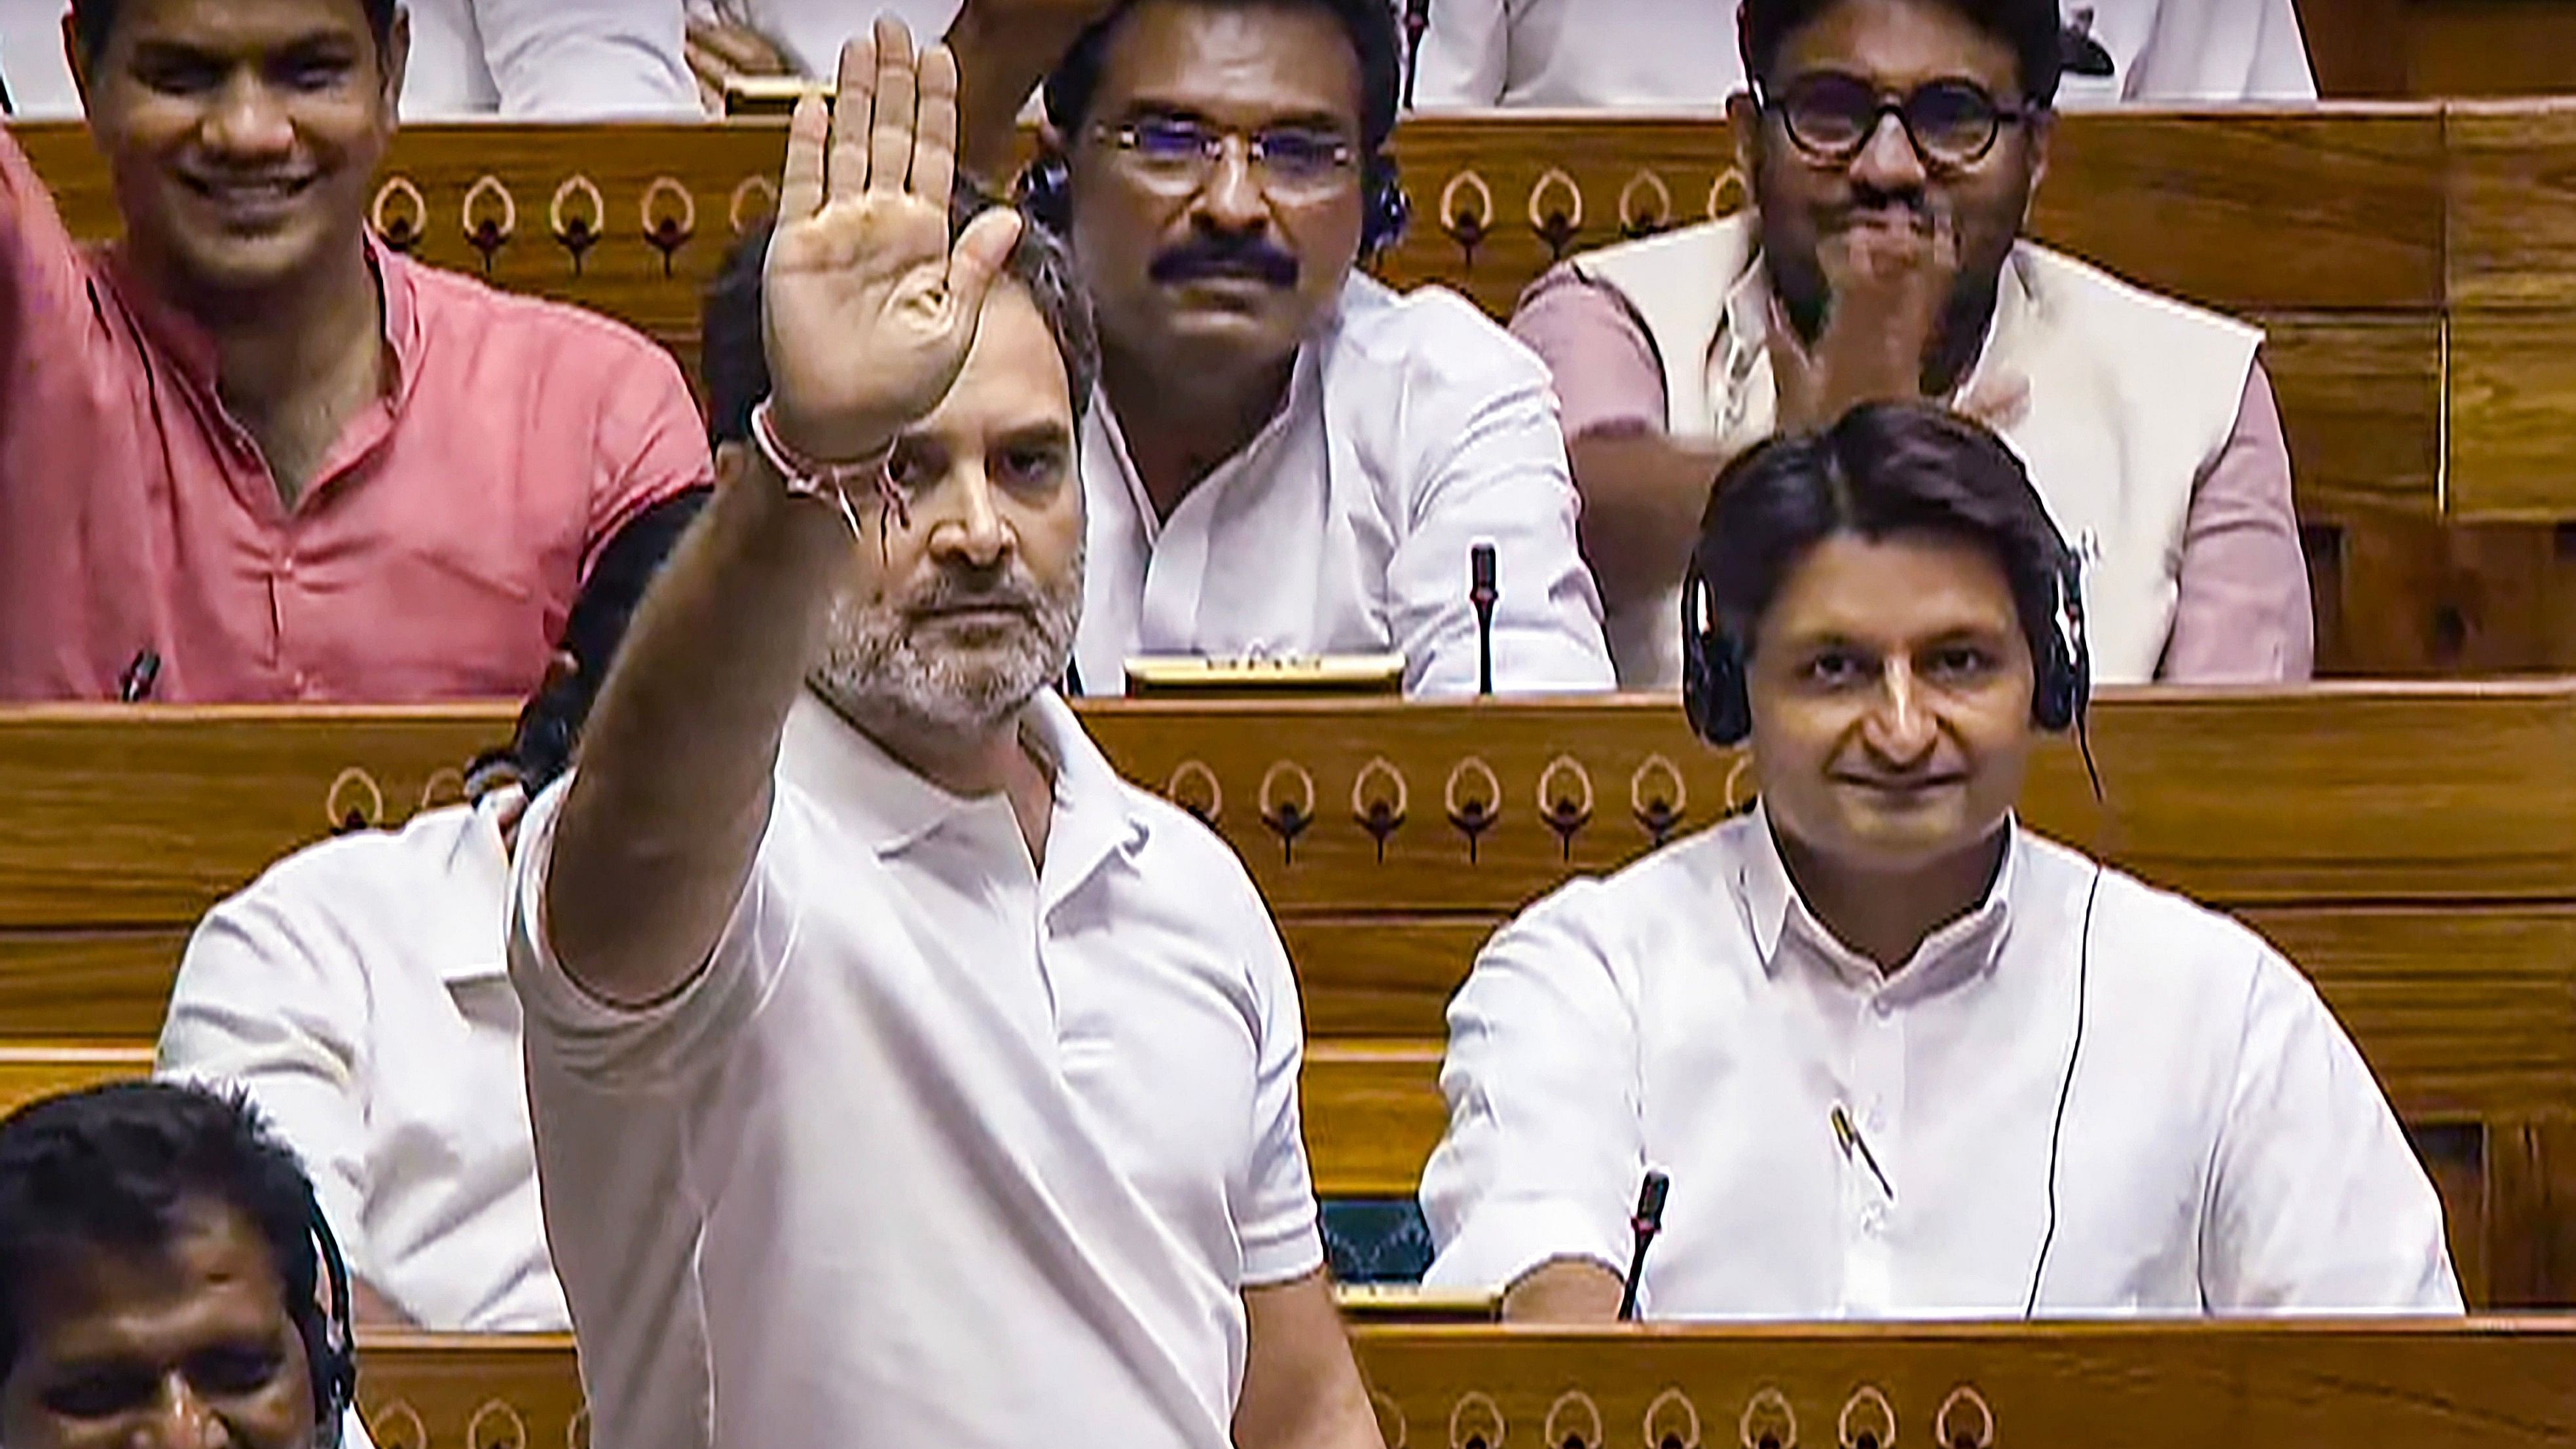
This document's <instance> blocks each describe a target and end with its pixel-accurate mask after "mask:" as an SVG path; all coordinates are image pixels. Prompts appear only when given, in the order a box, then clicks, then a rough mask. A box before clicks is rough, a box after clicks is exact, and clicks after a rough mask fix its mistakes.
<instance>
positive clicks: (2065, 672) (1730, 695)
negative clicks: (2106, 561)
mask: <svg viewBox="0 0 2576 1449" xmlns="http://www.w3.org/2000/svg"><path fill="white" fill-rule="evenodd" d="M2056 545H2057V546H2056V547H2055V549H2053V550H2052V554H2053V557H2051V558H2050V560H2049V575H2050V577H2051V578H2052V579H2053V580H2054V581H2055V583H2056V588H2055V590H2054V592H2055V594H2056V596H2057V597H2056V599H2055V600H2054V602H2053V605H2052V607H2051V608H2050V610H2049V626H2048V627H2047V628H2046V629H2044V630H2042V631H2041V635H2040V638H2039V639H2038V640H2037V641H2036V643H2037V646H2038V647H2037V650H2036V653H2035V655H2034V657H2033V658H2032V660H2031V676H2032V677H2031V692H2030V718H2031V723H2033V724H2035V725H2037V726H2039V727H2040V728H2041V729H2043V730H2047V731H2049V732H2051V733H2056V732H2058V731H2062V730H2069V729H2072V730H2074V731H2076V732H2077V733H2078V734H2081V733H2082V732H2083V727H2084V710H2085V706H2086V704H2087V702H2088V701H2090V699H2091V698H2092V694H2093V656H2092V651H2091V650H2090V649H2089V648H2087V647H2086V645H2085V642H2084V587H2083V585H2084V580H2083V568H2082V565H2081V564H2080V563H2079V562H2078V561H2077V559H2076V557H2075V553H2074V551H2073V550H2071V549H2069V548H2067V547H2066V545H2065V543H2064V541H2062V540H2057V541H2056ZM1714 592H1715V591H1714V590H1713V589H1712V588H1711V587H1710V585H1709V582H1708V574H1707V572H1706V571H1705V570H1704V569H1703V568H1702V567H1701V565H1700V558H1699V551H1698V550H1697V549H1694V550H1692V552H1691V561H1690V570H1689V572H1688V573H1686V574H1685V575H1684V576H1683V578H1682V713H1683V714H1684V715H1686V716H1688V717H1689V719H1690V723H1691V728H1692V729H1693V730H1695V731H1697V732H1698V734H1699V737H1700V738H1701V739H1704V740H1706V741H1708V742H1709V743H1710V744H1713V745H1740V744H1742V743H1744V741H1745V738H1746V737H1747V736H1749V735H1751V734H1752V733H1753V698H1752V695H1751V693H1750V692H1749V691H1748V690H1747V689H1746V687H1745V682H1744V669H1745V657H1746V655H1747V654H1748V653H1749V651H1748V649H1747V648H1746V646H1745V641H1744V640H1742V639H1740V638H1738V637H1737V636H1736V634H1735V632H1734V631H1733V630H1731V629H1729V628H1727V627H1726V626H1725V624H1723V623H1722V622H1720V621H1719V619H1718V618H1717V610H1716V605H1715V601H1714V598H1713V595H1714ZM2086 766H2087V768H2088V769H2089V768H2090V767H2091V758H2090V753H2089V752H2088V753H2087V758H2086Z"/></svg>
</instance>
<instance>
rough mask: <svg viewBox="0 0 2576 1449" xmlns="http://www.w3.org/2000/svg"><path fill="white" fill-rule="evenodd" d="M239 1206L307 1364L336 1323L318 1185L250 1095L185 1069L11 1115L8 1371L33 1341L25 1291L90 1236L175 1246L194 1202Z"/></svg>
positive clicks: (88, 1244) (92, 1240)
mask: <svg viewBox="0 0 2576 1449" xmlns="http://www.w3.org/2000/svg"><path fill="white" fill-rule="evenodd" d="M208 1205H211V1206H214V1207H219V1208H223V1209H226V1210H229V1211H231V1212H234V1213H238V1214H240V1216H241V1217H242V1219H243V1221H245V1222H247V1223H249V1224H250V1226H251V1228H252V1229H253V1230H254V1231H255V1232H257V1233H258V1234H259V1236H260V1238H261V1240H262V1241H264V1242H266V1243H267V1244H268V1252H269V1257H270V1259H271V1260H272V1261H273V1262H274V1263H275V1264H276V1267H277V1276H278V1277H279V1279H281V1280H282V1281H283V1282H284V1284H285V1287H286V1305H285V1306H286V1313H287V1316H288V1317H289V1318H290V1319H292V1320H293V1321H294V1323H295V1331H296V1332H297V1333H298V1334H299V1335H301V1336H302V1338H303V1340H304V1357H305V1362H306V1364H307V1366H308V1368H309V1367H310V1366H312V1365H317V1364H320V1363H322V1362H323V1360H324V1353H325V1344H326V1341H327V1340H326V1337H325V1333H326V1329H325V1323H324V1315H323V1311H322V1307H321V1303H320V1299H319V1298H318V1297H317V1294H316V1279H317V1278H318V1276H319V1274H320V1272H321V1263H320V1258H319V1251H318V1248H317V1246H316V1244H315V1242H314V1238H313V1218H314V1204H313V1185H312V1183H311V1182H310V1181H308V1180H307V1179H306V1177H305V1176H304V1169H303V1167H302V1166H301V1165H299V1164H298V1163H297V1162H296V1160H295V1154H294V1153H293V1152H291V1151H289V1150H287V1148H286V1147H285V1145H284V1144H282V1143H281V1142H279V1141H278V1140H277V1138H276V1137H275V1136H274V1135H272V1134H271V1133H270V1132H269V1130H268V1128H267V1126H266V1125H265V1124H264V1123H263V1122H262V1121H261V1120H260V1116H259V1113H258V1112H257V1111H256V1110H255V1109H254V1108H252V1106H251V1105H250V1102H249V1100H248V1099H247V1098H246V1097H244V1096H242V1095H241V1094H240V1093H238V1092H234V1093H228V1094H219V1093H216V1092H212V1091H208V1090H207V1089H205V1088H202V1087H194V1086H186V1085H182V1084H179V1083H174V1082H118V1083H114V1084H112V1085H109V1086H104V1087H93V1088H91V1089H89V1090H87V1091H82V1092H71V1093H67V1094H65V1095H63V1096H59V1097H48V1098H46V1099H44V1100H42V1101H39V1102H33V1103H30V1104H28V1105H27V1106H24V1107H21V1108H19V1109H18V1110H17V1111H15V1112H13V1113H11V1114H10V1115H9V1116H8V1117H7V1118H6V1119H5V1120H0V1382H5V1381H6V1380H7V1379H8V1376H9V1375H10V1374H12V1373H14V1372H16V1370H17V1366H18V1356H19V1354H20V1353H21V1352H23V1351H24V1349H25V1348H26V1343H27V1331H28V1325H27V1322H26V1313H27V1307H26V1302H25V1299H26V1295H27V1294H28V1292H29V1291H30V1290H31V1289H32V1287H33V1285H35V1284H36V1283H38V1282H41V1281H43V1279H44V1276H45V1273H46V1272H47V1270H48V1269H49V1268H52V1267H54V1266H57V1265H59V1264H60V1263H61V1262H62V1261H63V1260H64V1259H65V1258H66V1257H68V1256H70V1255H71V1254H73V1253H75V1252H77V1251H80V1250H84V1249H88V1250H96V1249H110V1250H124V1251H132V1252H140V1253H159V1252H163V1251H166V1250H167V1249H168V1248H169V1247H170V1245H171V1241H172V1240H173V1239H174V1238H176V1237H177V1236H178V1235H179V1233H180V1232H181V1231H182V1229H183V1228H184V1227H185V1226H186V1224H185V1222H184V1220H183V1215H184V1214H185V1213H186V1212H188V1211H189V1210H190V1209H192V1208H200V1207H204V1206H208Z"/></svg>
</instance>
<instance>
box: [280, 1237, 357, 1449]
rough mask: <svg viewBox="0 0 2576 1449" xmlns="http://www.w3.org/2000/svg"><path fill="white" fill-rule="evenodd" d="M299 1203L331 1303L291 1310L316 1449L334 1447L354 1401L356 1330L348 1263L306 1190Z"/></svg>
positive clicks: (336, 1448)
mask: <svg viewBox="0 0 2576 1449" xmlns="http://www.w3.org/2000/svg"><path fill="white" fill-rule="evenodd" d="M305 1203H306V1211H307V1216H308V1219H309V1221H310V1223H311V1226H312V1232H313V1258H314V1263H315V1266H316V1267H317V1269H318V1270H319V1271H318V1273H317V1274H316V1276H317V1277H318V1278H320V1279H321V1280H322V1281H323V1282H324V1283H326V1284H327V1285H329V1287H330V1290H331V1301H330V1303H329V1304H328V1305H316V1307H317V1308H318V1309H319V1310H320V1311H319V1312H317V1313H299V1314H296V1315H295V1331H296V1332H297V1333H298V1334H299V1335H300V1336H302V1338H303V1339H304V1363H305V1367H306V1368H308V1369H309V1370H311V1371H312V1375H313V1442H314V1444H315V1446H316V1449H340V1439H341V1430H342V1428H343V1427H344V1426H345V1425H346V1423H347V1422H348V1416H349V1408H350V1406H351V1405H353V1404H355V1403H356V1402H357V1401H358V1347H357V1343H358V1332H357V1327H356V1324H355V1323H354V1322H353V1321H352V1318H351V1313H352V1309H351V1307H350V1303H349V1264H348V1261H347V1260H346V1259H344V1258H343V1257H341V1256H340V1240H339V1239H337V1238H335V1237H333V1236H331V1224H330V1222H329V1221H328V1220H326V1219H325V1218H324V1217H323V1216H322V1203H321V1200H320V1199H318V1198H315V1197H312V1196H311V1195H310V1193H309V1190H308V1194H307V1197H306V1199H305Z"/></svg>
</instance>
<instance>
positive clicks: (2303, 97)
mask: <svg viewBox="0 0 2576 1449" xmlns="http://www.w3.org/2000/svg"><path fill="white" fill-rule="evenodd" d="M1398 8H1399V9H1401V8H1402V7H1401V0H1399V4H1398ZM1735 10H1736V7H1735V6H1733V5H1730V4H1722V3H1712V0H1438V3H1436V4H1434V5H1433V6H1432V7H1431V28H1430V30H1429V31H1427V32H1425V34H1424V37H1423V42H1422V72H1421V77H1420V79H1419V80H1418V81H1417V82H1416V83H1415V90H1414V97H1415V100H1416V101H1417V102H1418V103H1419V104H1421V105H1422V106H1424V107H1426V108H1469V107H1477V106H1532V107H1546V106H1554V107H1564V108H1577V109H1580V108H1591V107H1610V108H1620V109H1660V110H1672V109H1712V108H1715V107H1719V106H1723V105H1725V104H1726V99H1727V97H1729V96H1731V95H1733V94H1734V93H1736V92H1737V91H1740V90H1742V89H1744V60H1743V53H1742V50H1741V49H1740V47H1739V46H1738V44H1737V40H1736V32H1735ZM2066 16H2067V20H2068V21H2069V22H2070V23H2074V24H2089V28H2090V32H2091V34H2092V35H2093V37H2094V38H2095V39H2096V40H2098V41H2100V42H2101V44H2102V48H2103V49H2104V50H2105V51H2107V52H2109V54H2110V56H2111V63H2112V74H2111V75H2110V76H2108V77H2105V78H2101V79H2093V78H2088V77H2084V76H2074V75H2070V76H2067V77H2066V78H2065V79H2064V81H2063V82H2062V83H2061V84H2060V86H2059V104H2061V105H2064V106H2068V107H2081V106H2100V105H2113V104H2117V103H2119V102H2122V101H2131V102H2140V101H2144V102H2156V101H2310V100H2314V99H2316V95H2317V83H2316V77H2315V75H2314V74H2313V73H2312V72H2311V71H2310V69H2309V67H2308V52H2307V45H2306V42H2305V41H2304V40H2303V39H2302V38H2301V36H2300V33H2299V15H2298V11H2297V9H2296V8H2295V6H2294V3H2293V0H2092V3H2090V4H2081V5H2069V6H2067V7H2066Z"/></svg>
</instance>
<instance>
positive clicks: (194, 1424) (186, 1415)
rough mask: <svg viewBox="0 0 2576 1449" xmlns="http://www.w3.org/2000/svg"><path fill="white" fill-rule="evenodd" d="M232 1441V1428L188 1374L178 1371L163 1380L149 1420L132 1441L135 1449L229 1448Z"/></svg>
mask: <svg viewBox="0 0 2576 1449" xmlns="http://www.w3.org/2000/svg"><path fill="white" fill-rule="evenodd" d="M232 1442H233V1441H232V1431H231V1430H229V1429H227V1428H226V1427H225V1426H224V1422H223V1420H222V1419H221V1418H220V1417H218V1416H217V1415H216V1413H215V1411H214V1410H213V1409H212V1408H211V1407H209V1406H208V1405H207V1403H206V1401H205V1400H204V1399H202V1398H200V1397H198V1395H197V1391H196V1389H195V1388H194V1387H193V1386H192V1385H190V1384H189V1382H188V1379H187V1376H186V1375H185V1374H181V1373H175V1372H174V1373H172V1374H170V1375H169V1376H168V1377H167V1378H166V1379H164V1380H163V1382H162V1388H161V1394H160V1398H159V1399H158V1401H157V1402H155V1403H154V1404H153V1406H152V1414H151V1417H150V1419H149V1421H148V1422H147V1423H146V1424H145V1425H144V1426H143V1432H142V1433H141V1434H140V1435H138V1436H137V1437H136V1438H135V1439H134V1440H133V1441H132V1443H133V1444H134V1445H135V1446H136V1449H228V1446H230V1445H231V1444H232Z"/></svg>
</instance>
